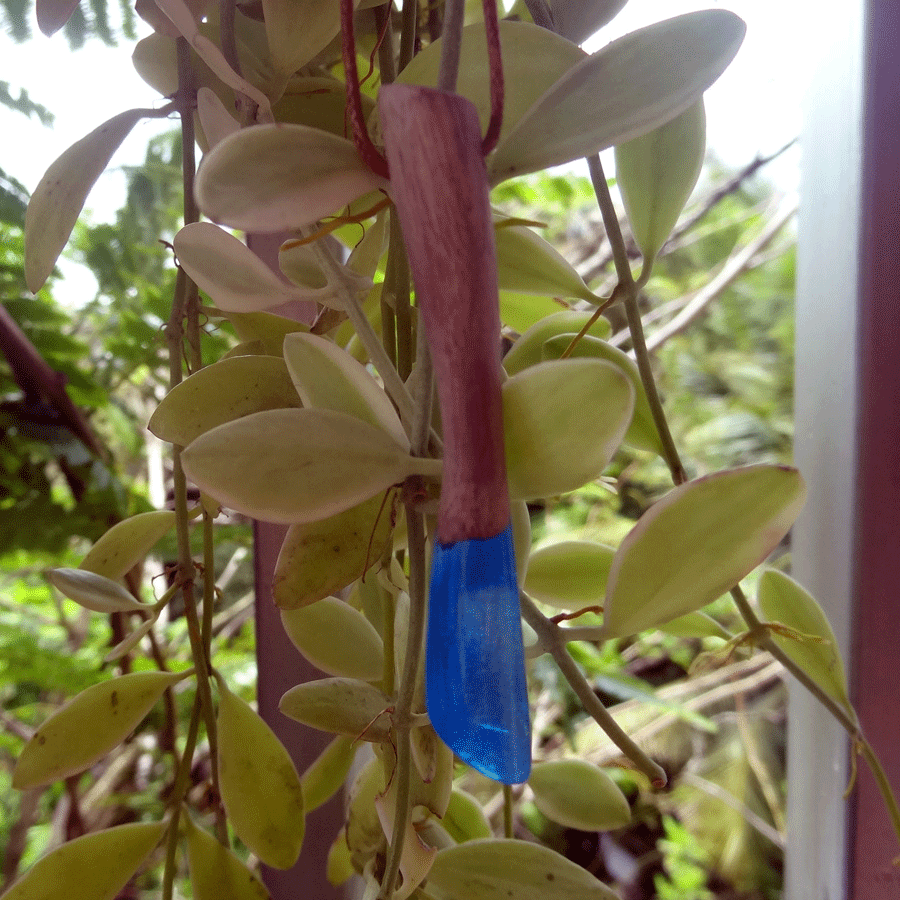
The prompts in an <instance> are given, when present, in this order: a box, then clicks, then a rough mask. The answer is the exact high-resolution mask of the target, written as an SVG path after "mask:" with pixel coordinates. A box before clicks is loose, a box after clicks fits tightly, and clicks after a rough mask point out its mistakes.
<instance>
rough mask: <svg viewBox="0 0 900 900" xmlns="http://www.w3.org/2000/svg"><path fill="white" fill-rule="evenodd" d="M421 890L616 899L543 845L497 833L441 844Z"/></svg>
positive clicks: (517, 898) (518, 899)
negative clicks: (425, 887)
mask: <svg viewBox="0 0 900 900" xmlns="http://www.w3.org/2000/svg"><path fill="white" fill-rule="evenodd" d="M536 885H539V886H540V887H539V889H538V888H536ZM427 890H428V893H429V894H431V895H433V896H434V897H436V898H438V900H462V898H466V900H469V898H471V900H535V897H537V896H540V898H541V900H619V898H618V897H617V896H616V894H615V893H613V891H611V890H610V889H609V888H608V887H606V885H604V884H603V883H602V882H601V881H598V880H597V879H596V878H594V876H593V875H591V874H590V872H588V871H587V870H586V869H583V868H582V867H581V866H579V865H576V864H575V863H573V862H570V861H569V860H568V859H566V858H565V857H564V856H560V854H558V853H555V852H554V851H553V850H550V849H549V848H548V847H543V846H541V845H539V844H530V843H528V842H527V841H518V840H512V839H499V838H490V839H488V840H483V841H467V842H466V843H464V844H458V845H457V846H456V847H450V848H448V849H446V850H441V851H440V853H438V855H437V857H436V858H435V860H434V865H433V866H432V867H431V871H430V872H429V875H428V888H427Z"/></svg>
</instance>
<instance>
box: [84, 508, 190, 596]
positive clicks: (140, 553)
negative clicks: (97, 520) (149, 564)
mask: <svg viewBox="0 0 900 900" xmlns="http://www.w3.org/2000/svg"><path fill="white" fill-rule="evenodd" d="M174 527H175V513H174V512H173V511H172V510H170V509H157V510H153V511H151V512H145V513H138V514H137V515H136V516H130V517H129V518H127V519H123V520H122V521H121V522H117V523H116V524H115V525H113V527H112V528H110V529H109V531H107V532H106V533H105V534H104V535H103V536H102V537H101V538H100V539H99V540H98V541H97V543H96V544H94V546H93V547H91V549H90V550H88V553H87V556H85V558H84V559H83V560H82V561H81V565H80V566H79V568H81V569H84V570H85V571H88V572H93V573H94V574H95V575H103V576H105V577H106V578H111V579H113V580H116V579H118V578H124V577H125V574H126V573H127V572H129V571H131V569H132V568H134V566H136V565H137V564H138V563H139V562H140V561H141V560H142V559H143V558H144V557H145V556H146V555H147V554H148V553H149V552H150V551H151V550H152V549H153V548H154V547H155V546H156V544H157V543H158V542H159V541H160V540H162V538H164V537H165V536H166V535H167V534H168V533H169V532H170V531H171V530H172V529H173V528H174Z"/></svg>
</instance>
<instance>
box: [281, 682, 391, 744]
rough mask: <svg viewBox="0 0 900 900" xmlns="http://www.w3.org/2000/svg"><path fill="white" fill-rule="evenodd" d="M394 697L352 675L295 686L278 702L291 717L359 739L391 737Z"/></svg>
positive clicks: (311, 725)
mask: <svg viewBox="0 0 900 900" xmlns="http://www.w3.org/2000/svg"><path fill="white" fill-rule="evenodd" d="M390 707H391V701H390V700H389V699H388V698H387V696H385V695H384V694H383V693H382V692H381V691H380V690H378V688H377V687H374V686H373V685H371V684H369V683H368V682H366V681H360V680H358V679H353V678H321V679H319V680H318V681H307V682H305V683H304V684H298V685H297V686H296V687H292V688H291V689H290V690H289V691H288V692H287V693H286V694H285V695H284V696H283V697H282V698H281V702H280V703H279V704H278V708H279V709H280V710H281V711H282V712H283V713H284V714H285V715H286V716H288V717H290V718H291V719H295V720H296V721H297V722H302V723H303V724H304V725H309V726H310V727H311V728H318V729H319V730H320V731H330V732H331V733H332V734H345V735H348V736H349V737H352V738H354V739H357V740H365V741H375V742H378V741H386V740H388V738H389V737H390V724H391V723H390V718H389V715H388V713H389V710H390Z"/></svg>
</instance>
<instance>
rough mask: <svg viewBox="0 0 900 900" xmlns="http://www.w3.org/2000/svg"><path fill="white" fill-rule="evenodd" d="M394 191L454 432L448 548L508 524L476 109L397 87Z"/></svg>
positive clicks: (487, 214) (447, 448)
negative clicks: (452, 544)
mask: <svg viewBox="0 0 900 900" xmlns="http://www.w3.org/2000/svg"><path fill="white" fill-rule="evenodd" d="M378 109H379V114H380V117H381V128H382V133H383V135H384V142H385V149H386V151H387V161H388V166H389V168H390V173H391V183H390V192H391V197H392V199H393V201H394V204H395V206H396V211H397V215H398V216H399V219H400V225H401V227H402V229H403V237H404V241H405V243H406V248H407V252H408V254H409V262H410V267H411V269H412V273H413V280H414V282H415V287H416V299H417V302H418V306H419V311H420V315H421V319H422V321H423V323H424V326H425V333H426V336H427V338H428V344H429V346H430V348H431V355H432V359H433V361H434V369H435V375H436V378H437V389H438V399H439V401H440V404H441V418H442V423H443V430H444V478H443V485H442V489H441V501H440V509H439V516H438V538H439V540H440V541H441V542H442V543H445V544H451V543H455V542H457V541H462V540H467V539H469V538H488V537H493V536H494V535H496V534H499V533H500V532H501V531H502V530H503V529H504V528H505V527H506V526H507V525H508V524H509V496H508V492H507V487H506V461H505V458H504V450H503V419H502V407H501V397H500V384H501V380H500V314H499V309H498V299H497V298H498V294H497V262H496V253H495V249H494V225H493V220H492V217H491V209H490V202H489V199H488V181H487V173H486V170H485V165H484V158H483V157H482V151H481V128H480V125H479V121H478V114H477V113H476V111H475V107H474V106H473V104H472V103H470V102H469V101H468V100H466V99H464V98H463V97H459V96H458V95H456V94H450V93H447V92H444V91H437V90H434V89H432V88H424V87H416V86H412V85H401V84H391V85H386V86H384V87H382V89H381V93H380V96H379V100H378Z"/></svg>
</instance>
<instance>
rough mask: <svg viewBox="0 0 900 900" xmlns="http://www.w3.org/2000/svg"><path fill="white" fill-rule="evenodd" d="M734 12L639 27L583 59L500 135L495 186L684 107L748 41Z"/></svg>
mask: <svg viewBox="0 0 900 900" xmlns="http://www.w3.org/2000/svg"><path fill="white" fill-rule="evenodd" d="M745 31H746V26H745V24H744V22H743V21H742V20H741V19H739V18H738V17H737V16H736V15H734V13H732V12H728V11H727V10H724V9H707V10H702V11H700V12H692V13H687V14H686V15H683V16H676V17H675V18H673V19H666V20H665V21H663V22H657V23H656V24H654V25H650V26H648V27H647V28H641V29H640V30H638V31H635V32H632V33H631V34H628V35H626V36H625V37H623V38H619V40H617V41H613V42H612V43H611V44H608V45H607V46H606V47H604V48H603V49H602V50H599V51H598V52H597V53H594V54H593V55H592V56H589V57H588V58H587V59H584V60H582V61H581V62H580V63H577V64H576V65H575V66H573V67H572V68H571V69H569V71H568V72H566V74H564V75H563V76H562V77H561V78H560V79H559V80H558V81H557V82H556V83H555V84H554V85H553V86H552V87H551V88H550V89H549V90H548V91H546V93H544V94H543V96H542V97H541V98H540V99H539V100H538V101H537V102H536V103H535V104H534V106H532V107H531V109H529V110H528V112H527V113H526V114H525V116H524V117H523V118H522V119H521V120H520V121H519V122H518V123H517V125H516V127H515V128H513V129H512V130H510V131H509V132H508V133H507V134H506V136H505V137H503V138H501V140H500V144H499V145H498V147H497V150H496V151H495V153H494V155H493V157H492V158H491V159H490V160H489V163H488V174H489V177H490V179H491V182H492V183H493V184H497V183H499V182H501V181H503V180H504V179H506V178H512V177H514V176H516V175H524V174H526V173H528V172H537V171H539V170H540V169H545V168H547V167H548V166H555V165H559V164H560V163H564V162H570V161H571V160H573V159H578V158H580V157H582V156H589V155H591V154H593V153H598V152H599V151H600V150H603V149H605V148H607V147H612V146H615V145H616V144H621V143H623V142H625V141H630V140H632V139H633V138H636V137H638V136H639V135H641V134H644V133H645V132H647V131H650V130H651V129H652V128H656V127H657V126H659V125H662V124H664V123H665V122H668V121H669V120H670V119H673V118H674V117H675V116H677V115H678V114H679V113H682V112H684V110H686V109H687V108H688V107H689V106H691V105H692V104H693V103H696V101H697V100H698V99H699V98H700V97H701V96H702V94H703V92H704V91H705V90H706V89H707V88H708V87H709V86H710V85H711V84H712V83H713V82H714V81H715V80H716V79H717V78H718V77H719V75H721V74H722V72H723V71H724V70H725V68H726V67H727V66H728V64H729V63H730V62H731V60H732V59H733V58H734V55H735V54H736V53H737V51H738V48H739V47H740V45H741V42H742V41H743V39H744V32H745Z"/></svg>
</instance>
